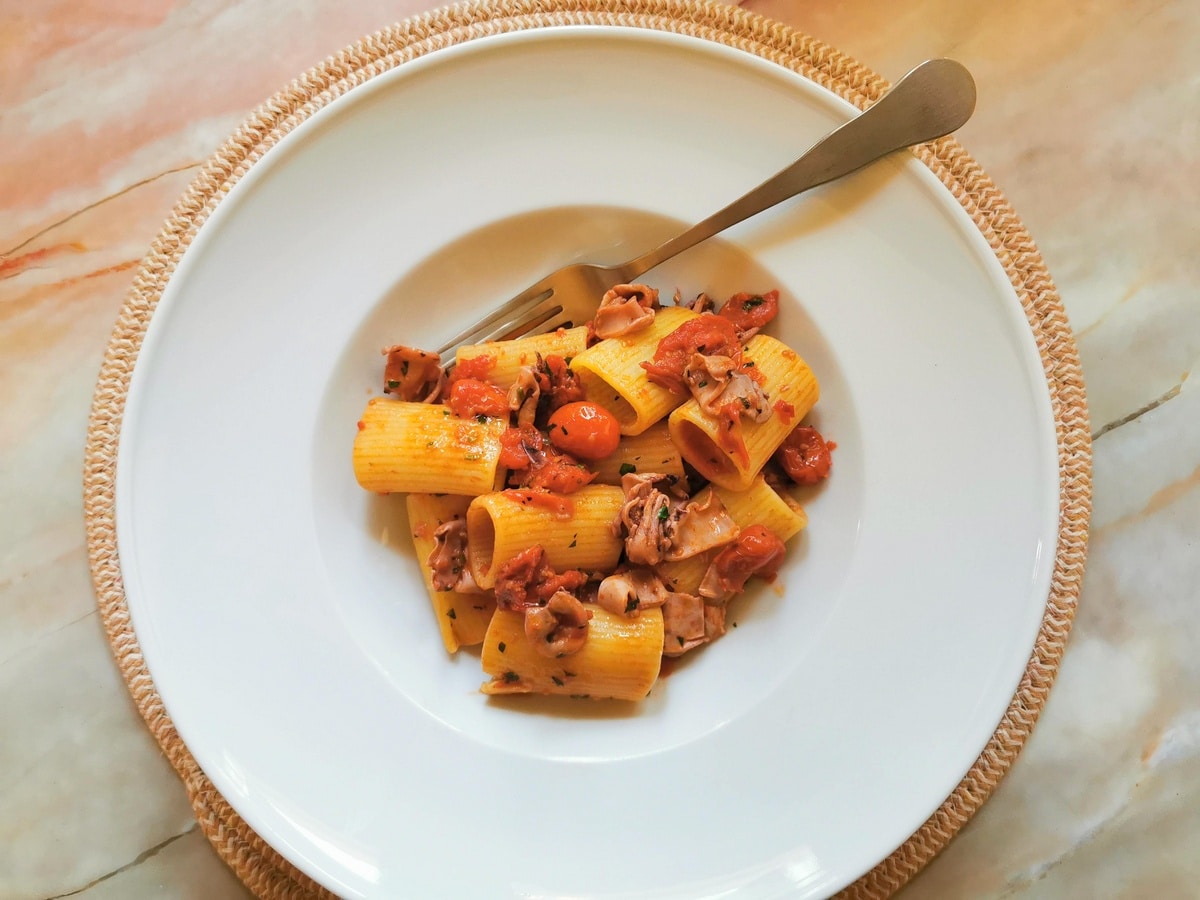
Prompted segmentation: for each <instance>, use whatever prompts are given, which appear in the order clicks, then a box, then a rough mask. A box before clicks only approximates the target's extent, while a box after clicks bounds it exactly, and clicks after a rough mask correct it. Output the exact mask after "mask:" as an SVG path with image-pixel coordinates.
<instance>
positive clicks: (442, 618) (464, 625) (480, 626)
mask: <svg viewBox="0 0 1200 900" xmlns="http://www.w3.org/2000/svg"><path fill="white" fill-rule="evenodd" d="M405 503H406V505H407V508H408V527H409V532H410V533H411V534H412V541H413V549H414V550H416V553H417V565H418V566H420V567H421V577H422V578H423V579H424V580H425V589H426V590H427V591H428V592H429V600H430V602H431V603H432V604H433V614H434V617H435V620H436V621H437V626H438V631H439V632H440V633H441V636H442V643H443V644H444V645H445V647H446V652H447V653H454V652H456V651H457V650H458V648H459V647H471V646H474V645H475V644H481V643H483V636H484V635H485V634H486V633H487V628H488V623H489V622H491V620H492V613H493V612H495V611H496V599H495V597H493V596H492V593H491V591H487V592H486V593H482V594H460V593H458V592H457V591H439V590H437V589H436V588H434V586H433V571H432V570H431V569H430V567H429V562H428V560H429V555H430V554H431V553H432V552H433V548H434V544H435V543H436V542H435V540H434V532H435V531H437V528H438V526H439V525H441V524H443V523H444V522H448V521H450V520H452V519H463V518H466V515H467V507H468V506H469V505H470V503H471V498H469V497H456V496H453V495H451V494H441V495H437V496H435V495H433V494H409V495H408V496H407V497H406V498H405Z"/></svg>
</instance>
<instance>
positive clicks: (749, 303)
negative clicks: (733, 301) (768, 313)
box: [742, 297, 764, 309]
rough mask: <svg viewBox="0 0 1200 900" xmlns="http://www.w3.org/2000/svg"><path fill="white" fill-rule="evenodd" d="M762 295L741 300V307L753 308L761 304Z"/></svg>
mask: <svg viewBox="0 0 1200 900" xmlns="http://www.w3.org/2000/svg"><path fill="white" fill-rule="evenodd" d="M763 302H764V301H763V298H762V297H751V298H750V299H749V300H743V301H742V309H754V307H756V306H762V305H763Z"/></svg>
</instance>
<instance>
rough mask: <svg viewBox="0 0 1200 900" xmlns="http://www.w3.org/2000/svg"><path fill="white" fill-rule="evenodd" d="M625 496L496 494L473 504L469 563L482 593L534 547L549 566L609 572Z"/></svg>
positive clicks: (597, 491) (609, 492)
mask: <svg viewBox="0 0 1200 900" xmlns="http://www.w3.org/2000/svg"><path fill="white" fill-rule="evenodd" d="M624 502H625V495H624V493H623V492H622V491H621V489H620V488H619V487H612V486H610V485H606V484H599V485H588V486H587V487H584V488H580V489H579V490H578V491H576V492H575V493H573V494H549V493H545V492H538V491H500V492H497V493H494V494H484V495H483V496H481V497H476V498H475V499H474V500H472V501H471V505H470V507H468V509H467V562H468V564H469V565H470V567H471V577H472V578H474V579H475V583H476V584H478V585H479V586H480V587H482V588H490V587H493V586H495V584H496V572H497V570H498V569H499V568H500V567H501V566H502V565H503V564H504V563H505V562H507V561H508V560H510V559H512V558H513V557H514V556H516V555H517V554H518V553H520V552H521V551H523V550H527V549H529V548H530V547H532V546H533V545H534V544H541V546H542V549H543V550H544V551H545V552H546V556H545V561H546V563H547V564H548V565H550V566H552V567H553V568H555V569H557V570H558V571H560V572H561V571H563V570H564V569H582V570H584V571H585V572H611V571H612V570H613V569H614V568H616V565H617V560H618V559H619V558H620V556H621V549H622V547H623V546H624V545H623V543H622V541H621V540H620V538H618V537H617V535H616V534H615V533H614V531H613V528H612V523H613V521H614V520H615V519H616V517H617V513H619V512H620V511H621V506H622V504H623V503H624Z"/></svg>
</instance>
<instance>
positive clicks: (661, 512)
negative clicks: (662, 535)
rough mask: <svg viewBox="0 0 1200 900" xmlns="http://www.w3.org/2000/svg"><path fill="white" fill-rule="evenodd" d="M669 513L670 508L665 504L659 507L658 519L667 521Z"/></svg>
mask: <svg viewBox="0 0 1200 900" xmlns="http://www.w3.org/2000/svg"><path fill="white" fill-rule="evenodd" d="M670 515H671V510H670V509H669V508H668V507H666V506H664V507H661V508H660V509H659V511H658V521H660V522H665V521H667V517H668V516H670Z"/></svg>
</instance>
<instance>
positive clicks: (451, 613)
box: [446, 570, 458, 619]
mask: <svg viewBox="0 0 1200 900" xmlns="http://www.w3.org/2000/svg"><path fill="white" fill-rule="evenodd" d="M455 571H457V570H455ZM446 615H447V616H449V617H450V618H451V619H457V618H458V614H457V613H455V611H454V607H453V606H452V607H450V608H449V609H448V610H446Z"/></svg>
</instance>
